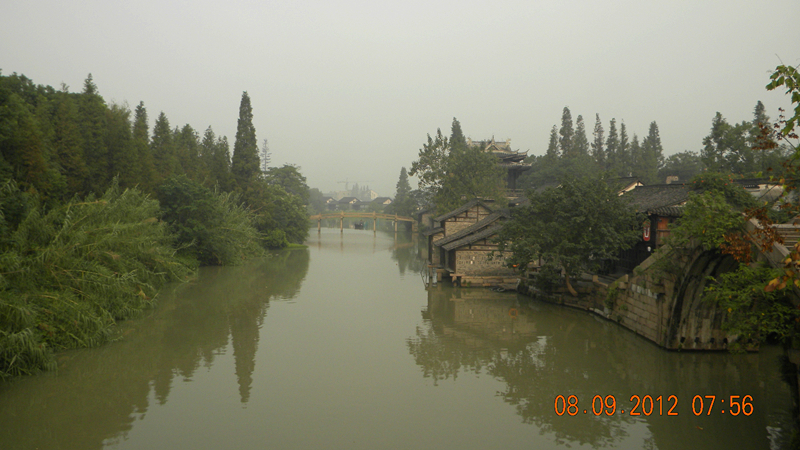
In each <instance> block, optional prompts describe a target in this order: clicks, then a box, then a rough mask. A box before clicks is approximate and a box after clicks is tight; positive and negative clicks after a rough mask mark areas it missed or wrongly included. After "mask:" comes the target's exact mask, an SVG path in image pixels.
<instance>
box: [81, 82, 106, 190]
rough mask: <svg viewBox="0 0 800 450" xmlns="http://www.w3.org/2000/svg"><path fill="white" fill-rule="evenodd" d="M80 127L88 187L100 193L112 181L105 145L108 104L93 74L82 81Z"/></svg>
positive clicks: (87, 188)
mask: <svg viewBox="0 0 800 450" xmlns="http://www.w3.org/2000/svg"><path fill="white" fill-rule="evenodd" d="M78 112H79V115H80V120H81V122H80V130H81V134H82V136H81V137H82V138H83V151H84V156H85V158H86V168H87V169H88V175H89V176H88V177H86V180H85V181H86V185H85V186H86V190H87V191H89V192H95V193H100V192H102V191H103V190H104V189H105V188H106V187H107V186H108V184H109V181H110V179H111V175H110V172H109V170H108V169H109V167H108V148H107V147H106V142H105V137H104V136H103V134H104V133H105V132H106V123H105V120H106V114H105V113H106V104H105V101H104V100H103V97H101V96H100V94H98V93H97V86H96V85H95V84H94V81H92V74H89V76H88V77H87V78H86V80H85V81H84V84H83V93H82V94H81V96H80V101H79V103H78Z"/></svg>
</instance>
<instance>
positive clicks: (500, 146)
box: [467, 138, 531, 198]
mask: <svg viewBox="0 0 800 450" xmlns="http://www.w3.org/2000/svg"><path fill="white" fill-rule="evenodd" d="M467 145H469V146H470V147H482V148H484V149H485V150H486V151H487V152H491V153H492V154H493V155H494V156H496V157H497V159H499V160H500V161H499V164H500V167H502V168H503V169H505V170H506V189H507V190H508V194H507V195H506V196H507V197H511V198H514V197H520V196H521V195H522V191H521V190H519V189H517V179H518V178H519V176H520V175H521V174H522V173H523V172H525V171H526V170H530V169H531V165H530V164H528V163H525V162H522V161H523V160H524V159H525V158H527V157H528V152H524V153H523V152H520V151H514V150H511V139H506V140H505V141H504V142H497V141H495V140H494V138H492V139H490V140H488V141H473V140H472V139H467Z"/></svg>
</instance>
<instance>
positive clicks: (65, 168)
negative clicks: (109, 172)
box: [53, 89, 87, 199]
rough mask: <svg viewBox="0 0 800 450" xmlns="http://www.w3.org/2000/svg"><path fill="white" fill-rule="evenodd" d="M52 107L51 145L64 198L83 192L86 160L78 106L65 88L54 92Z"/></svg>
mask: <svg viewBox="0 0 800 450" xmlns="http://www.w3.org/2000/svg"><path fill="white" fill-rule="evenodd" d="M54 108H55V111H54V117H53V145H54V147H55V152H56V155H57V158H58V164H59V166H60V167H61V173H62V174H63V175H64V178H65V182H66V188H67V192H65V194H66V195H64V198H65V199H66V198H69V197H72V196H73V195H75V194H79V193H83V185H84V182H85V179H86V175H87V171H86V160H85V159H84V156H83V140H82V139H81V132H80V129H79V128H78V120H79V119H78V106H77V105H76V104H75V101H74V100H73V97H72V96H71V95H70V94H69V93H68V92H66V89H62V91H61V92H58V93H57V94H56V96H55V105H54Z"/></svg>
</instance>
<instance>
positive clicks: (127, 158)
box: [104, 104, 140, 188]
mask: <svg viewBox="0 0 800 450" xmlns="http://www.w3.org/2000/svg"><path fill="white" fill-rule="evenodd" d="M104 134H105V136H104V137H105V146H106V148H107V149H108V170H109V171H110V173H111V174H112V176H115V177H117V178H118V181H119V185H120V186H121V187H123V188H129V187H134V186H136V184H137V183H138V180H139V172H140V170H139V163H140V161H139V159H138V158H137V157H136V156H137V155H136V153H135V151H136V150H135V146H134V143H133V136H132V134H131V111H130V110H129V109H128V108H127V107H124V106H120V105H114V104H112V105H111V106H110V107H109V108H107V109H106V132H105V133H104Z"/></svg>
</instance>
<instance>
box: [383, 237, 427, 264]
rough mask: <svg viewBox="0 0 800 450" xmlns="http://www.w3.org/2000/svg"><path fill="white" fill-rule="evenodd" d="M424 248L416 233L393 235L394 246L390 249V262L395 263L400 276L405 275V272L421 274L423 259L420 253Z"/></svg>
mask: <svg viewBox="0 0 800 450" xmlns="http://www.w3.org/2000/svg"><path fill="white" fill-rule="evenodd" d="M424 247H425V245H424V241H423V240H421V239H419V235H418V234H416V233H414V234H412V233H407V232H406V233H395V234H394V245H393V246H392V247H391V251H392V260H394V261H396V263H397V270H398V271H399V272H400V275H405V274H406V271H409V272H412V273H414V274H419V273H421V272H422V270H423V268H424V267H425V258H422V257H421V255H420V252H421V251H422V249H423V248H424Z"/></svg>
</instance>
